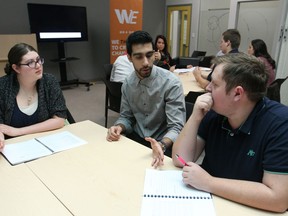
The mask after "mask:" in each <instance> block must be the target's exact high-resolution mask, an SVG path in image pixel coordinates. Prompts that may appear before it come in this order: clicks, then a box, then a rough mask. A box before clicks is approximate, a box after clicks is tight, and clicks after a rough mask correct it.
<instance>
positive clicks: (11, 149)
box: [2, 131, 87, 165]
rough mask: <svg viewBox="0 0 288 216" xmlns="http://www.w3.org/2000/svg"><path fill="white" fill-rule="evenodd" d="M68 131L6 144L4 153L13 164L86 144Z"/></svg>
mask: <svg viewBox="0 0 288 216" xmlns="http://www.w3.org/2000/svg"><path fill="white" fill-rule="evenodd" d="M86 143H87V142H86V141H85V140H82V139H80V138H79V137H77V136H75V135H73V134H72V133H70V132H68V131H64V132H60V133H55V134H52V135H48V136H42V137H38V138H35V139H31V140H28V141H25V142H19V143H14V144H7V145H5V147H4V149H3V152H2V154H3V155H4V156H5V157H6V158H7V160H8V161H9V162H10V163H11V164H12V165H16V164H20V163H24V162H27V161H31V160H35V159H37V158H40V157H44V156H47V155H51V154H53V153H55V152H59V151H64V150H67V149H70V148H74V147H77V146H80V145H83V144H86Z"/></svg>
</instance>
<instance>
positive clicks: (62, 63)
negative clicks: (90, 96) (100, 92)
mask: <svg viewBox="0 0 288 216" xmlns="http://www.w3.org/2000/svg"><path fill="white" fill-rule="evenodd" d="M58 57H59V58H58V59H52V60H51V61H52V62H58V64H59V69H60V78H61V81H60V86H61V87H64V86H69V85H77V86H78V85H79V84H82V85H85V86H86V87H87V91H89V90H90V86H91V85H92V84H91V83H90V82H80V81H79V79H74V80H67V70H66V62H67V61H75V60H79V58H76V57H66V55H65V43H64V42H58Z"/></svg>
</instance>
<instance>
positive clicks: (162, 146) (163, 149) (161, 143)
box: [158, 140, 167, 153]
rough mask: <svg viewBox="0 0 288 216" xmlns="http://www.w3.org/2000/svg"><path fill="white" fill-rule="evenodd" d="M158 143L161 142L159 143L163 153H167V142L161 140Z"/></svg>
mask: <svg viewBox="0 0 288 216" xmlns="http://www.w3.org/2000/svg"><path fill="white" fill-rule="evenodd" d="M158 143H159V145H160V146H161V148H162V151H163V153H165V151H166V149H167V146H166V144H165V143H164V142H163V141H162V140H161V141H159V142H158Z"/></svg>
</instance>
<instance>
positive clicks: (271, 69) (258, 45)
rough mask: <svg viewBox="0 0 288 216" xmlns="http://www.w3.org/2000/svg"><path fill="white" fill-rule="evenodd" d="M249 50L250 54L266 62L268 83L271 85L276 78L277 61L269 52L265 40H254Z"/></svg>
mask: <svg viewBox="0 0 288 216" xmlns="http://www.w3.org/2000/svg"><path fill="white" fill-rule="evenodd" d="M247 52H248V54H249V55H254V56H256V57H257V58H258V59H259V60H260V61H262V62H263V63H264V64H265V66H266V70H267V71H268V73H269V79H268V83H267V85H268V86H269V85H270V84H271V83H272V82H273V81H274V80H275V68H276V62H275V61H274V60H273V59H272V57H271V56H270V54H269V53H268V51H267V46H266V44H265V42H264V41H263V40H261V39H255V40H252V41H251V43H250V44H249V47H248V50H247Z"/></svg>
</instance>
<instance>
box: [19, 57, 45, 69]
mask: <svg viewBox="0 0 288 216" xmlns="http://www.w3.org/2000/svg"><path fill="white" fill-rule="evenodd" d="M37 64H39V65H43V64H44V58H38V59H37V60H36V61H30V62H28V63H27V64H18V65H26V66H28V67H30V68H36V67H37Z"/></svg>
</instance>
